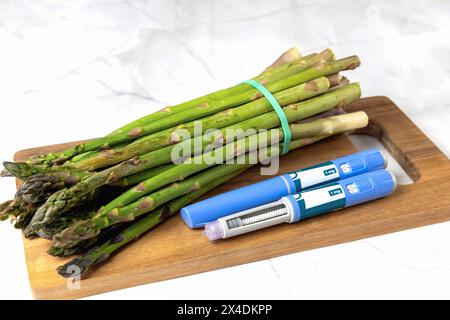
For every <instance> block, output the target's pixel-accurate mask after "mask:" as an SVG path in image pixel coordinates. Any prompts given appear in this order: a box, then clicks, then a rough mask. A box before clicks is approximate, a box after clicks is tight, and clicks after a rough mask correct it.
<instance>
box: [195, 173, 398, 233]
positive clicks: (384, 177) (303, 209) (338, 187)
mask: <svg viewBox="0 0 450 320" xmlns="http://www.w3.org/2000/svg"><path fill="white" fill-rule="evenodd" d="M395 188H396V180H395V177H394V176H393V175H392V174H391V173H390V172H389V171H387V170H377V171H373V172H368V173H364V174H362V175H359V176H355V177H351V178H347V179H344V180H340V181H337V182H333V183H329V184H326V185H323V186H319V187H317V188H313V189H309V190H306V191H303V192H300V193H296V194H293V195H288V196H284V197H282V198H281V199H280V200H278V201H275V202H272V203H269V204H266V205H262V206H259V207H256V208H252V209H249V210H244V211H241V212H238V213H235V214H232V215H229V216H226V217H222V218H219V219H218V220H215V221H213V222H209V223H207V224H206V225H205V231H204V234H205V236H207V237H208V239H209V240H211V241H213V240H217V239H224V238H230V237H234V236H237V235H240V234H244V233H248V232H251V231H255V230H259V229H263V228H267V227H271V226H274V225H277V224H281V223H284V222H287V223H293V222H297V221H300V220H304V219H308V218H311V217H314V216H318V215H321V214H324V213H328V212H331V211H335V210H339V209H342V208H346V207H351V206H354V205H357V204H360V203H363V202H367V201H371V200H375V199H378V198H381V197H385V196H387V195H389V194H391V193H392V192H393V191H394V190H395Z"/></svg>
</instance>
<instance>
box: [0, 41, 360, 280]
mask: <svg viewBox="0 0 450 320" xmlns="http://www.w3.org/2000/svg"><path fill="white" fill-rule="evenodd" d="M358 66H359V59H358V57H356V56H351V57H347V58H344V59H339V60H336V59H335V57H334V54H333V52H332V51H331V50H330V49H326V50H324V51H322V52H320V53H313V54H310V55H307V56H304V57H301V56H300V54H299V52H298V50H297V49H295V48H292V49H289V50H288V51H286V52H285V53H283V54H282V55H281V56H280V58H278V59H277V60H276V61H275V62H274V63H273V64H272V65H271V66H269V67H268V68H266V69H265V70H264V71H263V72H262V73H261V74H260V75H258V76H256V77H254V78H253V79H254V80H256V81H258V82H259V83H261V84H263V85H264V86H265V87H266V88H267V90H268V91H270V92H271V93H272V94H273V96H274V97H275V98H276V100H277V101H278V103H279V104H280V106H281V107H282V108H283V111H284V113H285V115H286V118H287V121H288V122H289V126H290V131H291V134H292V141H291V143H290V144H289V151H290V150H294V149H297V148H300V147H303V146H306V145H308V144H312V143H315V142H317V141H319V140H323V139H326V138H327V137H330V136H332V135H335V134H339V133H343V132H347V131H351V130H354V129H357V128H361V127H364V126H366V125H367V122H368V119H367V115H366V114H365V113H364V112H355V113H350V114H346V113H345V112H343V110H342V108H341V107H342V106H343V105H345V104H348V103H350V102H352V101H355V100H357V99H359V97H360V94H361V93H360V87H359V85H358V84H355V83H349V81H348V80H347V79H346V78H343V77H341V76H340V74H339V73H340V72H342V71H345V70H352V69H354V68H356V67H358ZM236 133H238V134H236ZM283 143H284V131H283V130H282V128H281V123H280V119H279V117H278V115H277V113H276V112H275V111H274V110H273V107H272V105H271V104H270V102H269V101H268V100H267V99H266V98H265V97H263V95H262V94H261V93H260V92H259V91H258V90H256V89H255V88H253V87H252V86H250V85H248V84H238V85H235V86H233V87H230V88H227V89H223V90H220V91H217V92H214V93H211V94H208V95H206V96H203V97H199V98H196V99H193V100H190V101H187V102H184V103H181V104H178V105H175V106H170V107H166V108H164V109H162V110H160V111H158V112H155V113H152V114H149V115H146V116H144V117H142V118H140V119H138V120H136V121H133V122H131V123H129V124H127V125H125V126H123V127H121V128H119V129H117V130H115V131H113V132H111V133H110V134H108V135H106V136H104V137H102V138H98V139H95V140H91V141H88V142H85V143H81V144H78V145H76V146H74V147H71V148H68V149H67V150H63V151H60V152H56V153H50V154H43V155H38V156H35V157H32V158H30V159H28V160H26V161H24V162H20V163H15V162H4V167H5V169H4V170H3V172H2V175H3V176H15V177H18V178H21V179H22V180H23V181H24V183H23V184H22V186H21V187H20V188H19V189H18V191H17V193H16V196H15V198H14V199H13V200H10V201H7V202H5V203H3V204H1V205H0V220H5V219H8V218H10V219H11V220H12V221H13V222H14V226H15V227H16V228H20V229H24V234H25V236H26V237H29V238H31V237H34V236H40V237H44V238H47V239H51V240H53V245H52V247H51V248H50V249H49V253H50V254H52V255H56V256H68V255H72V254H77V253H82V255H81V256H79V257H77V258H75V259H74V260H73V261H71V262H69V263H68V264H66V265H64V266H62V267H60V268H59V269H58V272H59V273H60V274H61V275H63V276H71V274H70V272H69V270H71V269H70V268H69V266H72V265H77V266H78V267H79V268H80V270H81V272H82V274H83V275H84V274H85V273H86V272H87V271H88V270H91V269H92V267H93V266H95V265H97V264H99V263H100V262H103V261H105V260H106V259H107V258H108V257H109V256H110V255H111V254H112V253H114V252H115V251H116V250H118V249H120V248H121V247H123V246H124V245H125V244H127V243H128V242H130V241H132V240H134V239H137V238H138V237H139V236H141V235H142V234H143V233H145V232H146V231H148V230H150V229H152V228H154V227H155V226H157V225H158V224H160V223H161V222H163V221H165V220H166V219H167V218H168V217H170V216H172V215H173V214H176V213H177V212H178V210H179V209H180V208H182V207H183V206H185V205H187V204H189V203H191V202H192V201H195V200H196V199H198V198H199V197H201V196H202V195H204V194H205V193H207V192H208V191H209V190H211V189H213V188H215V187H216V186H218V185H220V184H222V183H226V182H227V181H228V180H229V179H231V178H233V177H234V176H236V175H238V174H240V173H242V172H243V171H245V170H247V169H248V168H250V167H251V166H253V165H254V164H255V163H256V162H257V161H259V162H261V161H262V162H264V161H269V160H270V159H271V158H273V157H277V156H280V154H281V150H282V146H283ZM185 151H187V152H185ZM255 159H256V160H257V161H256V162H255V161H254V160H255ZM83 253H84V254H83Z"/></svg>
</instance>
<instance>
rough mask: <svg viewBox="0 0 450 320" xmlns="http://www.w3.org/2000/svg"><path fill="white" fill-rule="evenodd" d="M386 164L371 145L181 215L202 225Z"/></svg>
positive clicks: (211, 200)
mask: <svg viewBox="0 0 450 320" xmlns="http://www.w3.org/2000/svg"><path fill="white" fill-rule="evenodd" d="M385 167H386V159H385V158H384V156H383V154H382V153H381V152H380V151H378V150H377V149H369V150H366V151H362V152H358V153H355V154H351V155H349V156H345V157H341V158H337V159H335V160H331V161H327V162H324V163H321V164H318V165H315V166H312V167H309V168H305V169H301V170H298V171H294V172H291V173H288V174H284V175H281V176H277V177H275V178H271V179H267V180H264V181H261V182H258V183H255V184H252V185H249V186H246V187H242V188H239V189H235V190H232V191H229V192H225V193H223V194H220V195H218V196H215V197H211V198H208V199H206V200H203V201H200V202H197V203H194V204H191V205H189V206H186V207H184V208H182V209H181V217H182V218H183V221H184V222H185V223H186V225H188V226H189V227H190V228H200V227H203V226H204V225H205V223H207V222H210V221H214V220H216V219H218V218H220V217H223V216H226V215H229V214H232V213H235V212H239V211H242V210H246V209H249V208H254V207H257V206H260V205H263V204H266V203H269V202H273V201H276V200H279V199H280V198H281V197H283V196H287V195H289V194H295V193H297V192H300V191H302V190H305V189H307V188H311V187H315V186H318V185H321V184H325V183H329V182H333V181H337V180H341V179H345V178H349V177H353V176H356V175H359V174H362V173H366V172H370V171H375V170H379V169H384V168H385Z"/></svg>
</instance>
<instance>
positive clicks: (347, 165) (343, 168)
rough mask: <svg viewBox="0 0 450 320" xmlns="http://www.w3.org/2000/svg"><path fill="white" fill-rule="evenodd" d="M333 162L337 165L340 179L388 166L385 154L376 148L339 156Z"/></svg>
mask: <svg viewBox="0 0 450 320" xmlns="http://www.w3.org/2000/svg"><path fill="white" fill-rule="evenodd" d="M331 162H332V163H334V164H335V165H336V167H337V169H338V172H339V178H340V179H345V178H349V177H354V176H356V175H359V174H362V173H366V172H371V171H375V170H380V169H384V168H385V167H386V160H385V158H384V157H383V154H382V153H381V152H380V151H379V150H378V149H375V148H373V149H369V150H364V151H361V152H358V153H355V154H351V155H348V156H345V157H341V158H337V159H336V160H332V161H331Z"/></svg>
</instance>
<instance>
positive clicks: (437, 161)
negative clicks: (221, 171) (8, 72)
mask: <svg viewBox="0 0 450 320" xmlns="http://www.w3.org/2000/svg"><path fill="white" fill-rule="evenodd" d="M346 109H347V110H348V111H356V110H364V111H366V112H367V113H368V114H369V118H370V124H369V127H368V128H365V129H364V130H362V131H361V133H364V134H368V135H371V136H374V137H375V138H378V139H379V140H380V141H381V142H382V143H383V144H384V145H385V146H386V148H387V149H388V150H389V151H390V152H391V154H392V155H393V156H394V157H395V158H396V160H397V161H398V162H399V163H400V164H401V166H402V167H403V169H404V170H405V171H406V172H407V173H408V175H409V176H410V177H411V178H412V179H413V180H414V183H413V184H410V185H405V186H399V188H398V189H397V190H396V191H395V193H394V194H393V195H392V196H390V197H388V198H384V199H380V200H378V201H374V202H371V203H368V204H364V205H359V206H356V207H352V208H348V209H346V210H341V211H338V212H335V213H331V214H328V215H324V216H321V217H318V218H315V219H311V220H307V221H304V222H301V223H297V224H285V225H280V226H276V227H273V228H270V229H265V230H261V231H258V232H253V233H250V234H247V235H244V236H241V237H236V238H231V239H228V240H226V241H220V242H217V243H212V242H209V241H208V240H207V239H206V238H205V237H203V236H202V235H201V232H202V230H191V229H189V228H187V227H186V226H185V225H184V224H183V222H182V220H181V218H180V217H179V216H176V217H173V218H172V219H170V220H169V221H167V222H166V223H164V224H163V225H161V226H160V227H158V228H156V229H155V230H153V231H151V232H149V233H147V234H146V235H144V236H143V237H142V238H141V239H140V240H139V241H137V242H134V243H132V244H130V245H128V246H127V247H126V248H125V249H124V250H121V251H120V252H118V253H117V254H116V255H114V256H113V257H112V258H111V259H110V260H109V261H108V262H107V263H105V264H104V265H102V266H101V267H100V268H98V269H96V270H94V272H92V273H91V274H90V276H89V277H88V278H87V279H84V280H82V281H81V288H80V289H68V288H67V283H66V280H65V279H64V278H62V277H60V276H59V275H58V274H57V273H56V271H55V269H56V267H57V266H59V265H61V264H63V263H64V262H65V261H67V259H61V258H55V257H51V256H49V255H48V254H47V253H46V251H47V249H48V247H49V245H50V243H49V241H47V240H43V239H36V240H26V239H24V246H25V255H26V260H27V266H28V272H29V278H30V283H31V288H32V291H33V294H34V297H35V298H37V299H73V298H79V297H84V296H89V295H93V294H98V293H102V292H107V291H112V290H117V289H123V288H127V287H131V286H136V285H141V284H145V283H150V282H155V281H161V280H165V279H172V278H176V277H181V276H187V275H191V274H195V273H199V272H205V271H210V270H215V269H219V268H225V267H230V266H235V265H239V264H243V263H248V262H253V261H257V260H261V259H267V258H272V257H276V256H280V255H285V254H289V253H293V252H299V251H303V250H308V249H314V248H319V247H324V246H329V245H334V244H338V243H343V242H347V241H353V240H358V239H362V238H367V237H371V236H376V235H381V234H386V233H390V232H395V231H399V230H404V229H409V228H415V227H420V226H424V225H428V224H432V223H438V222H442V221H447V220H450V161H449V160H448V159H447V157H446V156H445V155H444V154H443V153H442V152H441V151H440V150H439V149H438V148H437V147H436V146H435V145H434V144H433V143H432V142H431V141H430V140H429V139H428V138H427V137H426V136H425V135H424V134H423V133H422V132H421V131H420V130H419V129H418V128H417V127H416V126H415V125H414V124H413V123H412V122H411V121H410V120H409V119H408V118H407V117H406V116H405V115H404V114H403V113H402V112H401V111H400V109H399V108H398V107H397V106H395V105H394V104H393V103H392V102H391V101H390V100H389V99H388V98H386V97H370V98H364V99H361V100H360V101H357V102H355V103H353V104H351V105H349V106H347V107H346ZM73 144H74V143H66V144H59V145H53V146H47V147H39V148H34V149H28V150H23V151H19V152H17V154H16V155H15V160H16V161H21V160H24V159H26V158H28V157H29V156H31V155H35V154H40V153H45V152H51V151H58V150H61V149H64V148H66V147H68V146H70V145H73ZM355 151H356V150H355V147H354V146H353V145H352V143H351V142H350V140H349V139H348V138H347V137H346V136H345V135H340V136H336V137H333V138H330V139H327V140H324V141H321V142H319V143H317V144H315V145H311V146H308V147H306V148H303V149H299V150H296V151H294V152H292V153H290V154H288V155H286V156H283V157H282V158H281V169H280V174H281V173H285V172H289V171H292V170H295V169H298V168H301V167H304V166H309V165H313V164H317V163H320V162H322V161H326V160H330V159H333V158H336V157H339V156H343V155H346V154H349V153H352V152H355ZM266 178H267V176H260V175H259V168H256V167H255V168H252V169H251V170H249V171H247V172H246V173H244V174H242V175H241V176H238V177H236V178H235V179H234V180H232V181H231V182H230V183H228V184H227V185H225V186H222V187H220V188H217V189H216V190H214V192H211V193H210V194H209V195H208V196H211V195H213V194H217V193H221V192H225V191H227V190H230V189H234V188H237V187H241V186H244V185H247V184H250V183H254V182H257V181H259V180H262V179H266Z"/></svg>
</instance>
